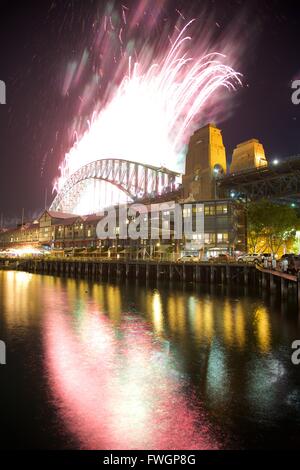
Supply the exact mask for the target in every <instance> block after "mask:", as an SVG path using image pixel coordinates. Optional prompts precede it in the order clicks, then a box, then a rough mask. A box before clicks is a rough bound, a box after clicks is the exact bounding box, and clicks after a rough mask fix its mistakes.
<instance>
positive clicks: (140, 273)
mask: <svg viewBox="0 0 300 470" xmlns="http://www.w3.org/2000/svg"><path fill="white" fill-rule="evenodd" d="M0 269H17V270H24V271H28V272H32V273H40V274H50V275H57V276H69V277H82V278H89V279H92V280H95V281H100V280H113V279H115V280H121V279H125V278H129V279H139V280H157V281H159V280H161V281H181V282H186V283H196V284H215V285H227V286H230V285H240V286H245V287H247V286H249V287H250V286H253V287H259V288H261V289H262V290H264V291H269V292H270V293H271V294H275V293H277V294H280V295H281V297H283V298H285V297H287V296H288V295H289V294H291V295H295V296H297V299H298V301H299V305H300V282H299V279H298V277H297V276H296V275H292V274H287V273H283V272H281V271H274V270H269V269H264V268H262V267H261V266H258V265H251V264H246V263H245V264H244V263H210V262H184V263H183V262H171V261H156V260H128V259H125V260H119V259H107V260H104V259H101V260H96V259H91V258H77V259H75V258H70V259H68V258H57V259H40V258H39V259H36V258H27V259H20V260H18V261H16V260H15V259H11V260H5V261H4V260H2V263H1V262H0Z"/></svg>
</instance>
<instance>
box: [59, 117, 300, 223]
mask: <svg viewBox="0 0 300 470" xmlns="http://www.w3.org/2000/svg"><path fill="white" fill-rule="evenodd" d="M212 130H213V131H214V132H215V138H216V136H219V138H220V130H218V129H217V128H215V127H214V126H212V125H207V126H205V127H204V128H202V129H199V130H198V131H196V132H195V134H194V136H193V137H192V138H191V141H190V145H189V151H188V153H187V157H186V174H185V175H181V174H179V173H176V172H174V171H171V170H169V169H167V168H165V167H156V166H153V165H150V164H148V163H141V162H136V161H128V160H125V159H122V158H103V159H99V160H96V161H93V162H90V163H87V164H85V165H82V166H81V167H80V168H79V169H78V170H77V171H75V172H74V173H72V174H71V175H70V176H69V177H68V178H66V180H65V182H64V184H63V186H62V187H61V188H60V190H59V191H58V193H57V195H56V197H55V198H54V200H53V202H52V205H51V207H50V209H51V210H53V211H59V212H67V213H72V214H78V215H88V214H92V213H97V212H101V211H102V210H104V209H106V208H107V207H109V206H112V205H115V204H118V203H125V202H128V203H132V202H136V201H140V202H144V201H147V202H148V201H151V202H152V201H154V202H155V201H156V200H160V199H162V198H167V199H168V200H170V199H172V200H178V199H189V200H191V199H192V200H197V201H203V200H209V199H215V198H230V199H232V198H241V199H244V200H248V201H249V200H257V199H261V198H267V199H271V200H273V201H274V200H275V201H284V202H291V203H292V204H295V205H297V206H299V205H300V156H296V157H291V158H289V159H285V160H282V161H281V162H271V161H270V162H268V161H267V160H266V159H264V165H263V166H256V164H255V161H256V160H257V158H256V156H257V155H256V153H255V151H253V155H254V157H255V158H254V160H253V162H254V163H250V164H249V167H247V168H246V169H245V168H243V169H241V168H238V170H236V169H234V167H233V165H231V168H230V171H229V172H228V171H226V157H225V148H224V152H223V156H222V158H221V159H220V157H219V155H220V153H219V152H215V154H216V155H217V156H218V158H219V160H218V158H215V159H214V161H213V165H214V166H212V158H211V155H213V153H214V146H213V145H210V144H209V137H207V136H209V134H210V132H211V131H212ZM199 135H200V136H201V140H200V142H204V143H205V141H206V142H207V143H208V145H203V151H202V150H201V149H199V139H198V137H199ZM193 139H194V140H195V144H193ZM220 143H221V144H222V141H221V140H220V141H219V144H220ZM249 145H250V146H251V147H253V149H255V148H256V147H257V146H259V145H260V144H259V143H258V141H255V140H251V141H247V142H245V143H244V144H242V148H245V149H246V150H247V152H248V151H249ZM240 148H241V145H239V146H238V149H240ZM258 148H260V147H258ZM195 152H197V153H195ZM195 155H196V158H195ZM240 157H241V158H240ZM243 158H244V156H243V154H242V155H238V158H236V159H235V162H234V163H235V164H236V163H238V164H239V163H240V161H242V159H243ZM247 158H248V160H249V154H247ZM219 167H222V170H224V171H222V172H218V173H217V174H216V173H215V171H216V168H219ZM233 170H234V171H233ZM107 195H108V196H107Z"/></svg>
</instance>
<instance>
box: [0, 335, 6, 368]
mask: <svg viewBox="0 0 300 470" xmlns="http://www.w3.org/2000/svg"><path fill="white" fill-rule="evenodd" d="M5 364H6V344H5V343H4V341H1V340H0V365H5Z"/></svg>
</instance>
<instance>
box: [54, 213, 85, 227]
mask: <svg viewBox="0 0 300 470" xmlns="http://www.w3.org/2000/svg"><path fill="white" fill-rule="evenodd" d="M78 219H81V217H79V216H78V215H76V216H75V217H74V216H73V217H72V218H71V217H69V218H67V219H59V220H56V221H54V223H53V225H73V224H74V223H75V222H76V221H77V220H78Z"/></svg>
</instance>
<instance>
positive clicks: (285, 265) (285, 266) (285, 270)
mask: <svg viewBox="0 0 300 470" xmlns="http://www.w3.org/2000/svg"><path fill="white" fill-rule="evenodd" d="M288 265H289V262H288V260H287V258H284V260H283V261H282V271H283V272H284V273H286V272H287V270H288Z"/></svg>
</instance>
